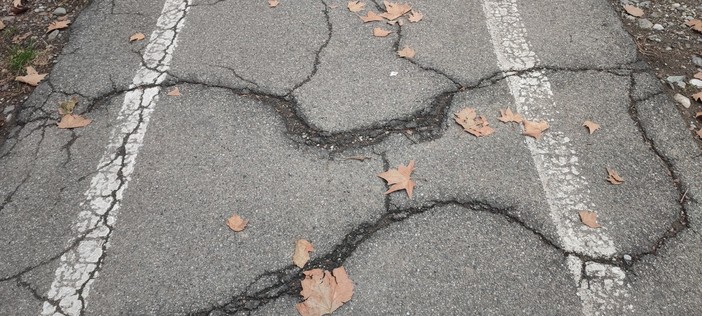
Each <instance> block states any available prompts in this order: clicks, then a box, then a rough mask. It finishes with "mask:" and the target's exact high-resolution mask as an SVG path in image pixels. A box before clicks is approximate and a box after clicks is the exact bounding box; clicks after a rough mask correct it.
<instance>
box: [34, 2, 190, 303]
mask: <svg viewBox="0 0 702 316" xmlns="http://www.w3.org/2000/svg"><path fill="white" fill-rule="evenodd" d="M190 1H191V0H166V2H165V4H164V6H163V10H162V11H161V15H160V16H159V18H158V21H157V24H156V29H155V30H154V31H153V32H152V33H151V37H150V38H149V42H148V44H147V46H146V48H145V50H144V54H143V60H144V64H142V65H141V67H140V68H139V70H138V71H137V73H136V75H135V76H134V79H133V80H132V85H131V86H130V91H129V92H127V93H126V94H125V97H124V102H123V103H122V108H121V109H120V111H119V114H118V116H117V120H116V122H115V123H114V128H113V129H112V131H111V133H110V138H109V142H108V144H107V147H106V148H105V152H104V153H103V155H102V158H101V159H100V163H99V164H98V170H97V173H96V174H95V176H94V177H93V178H92V180H91V182H90V188H88V191H87V192H86V193H85V195H86V202H87V203H83V204H82V205H81V206H82V207H83V208H84V210H83V211H81V212H80V213H79V214H78V218H77V220H76V222H75V224H74V226H73V229H74V231H75V233H76V235H77V236H78V237H76V239H74V240H73V241H71V243H74V242H77V243H76V246H75V247H73V248H72V249H70V250H69V251H67V252H66V253H65V254H64V255H63V256H61V261H60V263H59V266H58V268H57V269H56V272H55V274H54V275H55V276H54V280H53V282H52V283H51V288H50V289H49V292H48V293H47V294H46V296H47V298H48V300H47V301H45V302H44V305H43V307H42V311H41V315H54V316H58V315H64V316H68V315H71V316H72V315H80V314H81V313H82V311H83V310H84V308H85V306H86V304H87V297H88V292H89V291H90V286H91V284H92V283H93V282H94V280H95V278H97V276H98V271H99V269H100V267H101V265H102V264H103V261H102V258H103V253H104V252H105V251H106V250H107V248H108V246H109V238H110V235H111V234H112V228H113V227H114V225H115V223H116V221H117V213H118V211H119V207H120V204H121V201H122V197H123V195H124V190H125V189H126V188H127V184H128V183H129V180H130V177H131V174H132V172H133V171H134V167H135V164H136V157H137V155H138V153H139V149H140V148H141V146H142V144H143V142H144V135H145V134H146V128H147V126H148V124H149V120H150V118H151V114H152V113H153V111H154V108H155V107H156V101H157V100H158V94H159V92H160V91H161V88H160V87H159V86H157V85H159V84H161V83H162V82H163V80H164V79H165V78H166V75H167V74H166V71H167V70H168V69H169V67H170V62H171V59H172V57H173V51H174V50H175V47H176V41H177V39H178V34H179V33H180V31H181V30H182V28H183V24H184V23H185V15H186V13H187V11H188V9H189V7H190Z"/></svg>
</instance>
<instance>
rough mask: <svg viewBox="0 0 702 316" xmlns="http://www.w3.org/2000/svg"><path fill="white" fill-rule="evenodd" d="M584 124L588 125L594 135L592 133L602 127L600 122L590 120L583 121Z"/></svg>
mask: <svg viewBox="0 0 702 316" xmlns="http://www.w3.org/2000/svg"><path fill="white" fill-rule="evenodd" d="M583 126H585V127H587V130H588V131H589V132H590V135H592V133H594V132H595V131H596V130H598V129H600V124H597V123H595V122H593V121H590V120H587V121H585V122H583Z"/></svg>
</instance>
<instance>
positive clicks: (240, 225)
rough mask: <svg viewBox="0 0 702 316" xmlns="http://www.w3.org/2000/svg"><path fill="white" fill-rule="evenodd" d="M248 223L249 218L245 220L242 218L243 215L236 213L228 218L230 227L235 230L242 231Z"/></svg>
mask: <svg viewBox="0 0 702 316" xmlns="http://www.w3.org/2000/svg"><path fill="white" fill-rule="evenodd" d="M248 223H249V221H248V220H245V219H243V218H241V216H239V215H236V214H234V215H232V217H230V218H229V219H228V220H227V226H229V228H230V229H231V230H233V231H235V232H240V231H242V230H244V228H246V225H247V224H248Z"/></svg>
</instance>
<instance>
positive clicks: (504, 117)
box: [497, 108, 524, 123]
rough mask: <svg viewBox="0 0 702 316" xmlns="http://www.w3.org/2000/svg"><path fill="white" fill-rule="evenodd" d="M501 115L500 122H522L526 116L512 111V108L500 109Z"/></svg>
mask: <svg viewBox="0 0 702 316" xmlns="http://www.w3.org/2000/svg"><path fill="white" fill-rule="evenodd" d="M500 115H501V116H500V117H498V118H497V119H498V120H500V122H504V123H508V122H516V123H521V122H522V121H523V120H524V118H523V117H522V115H521V114H518V113H512V110H511V109H510V108H507V109H506V110H500Z"/></svg>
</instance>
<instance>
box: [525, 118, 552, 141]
mask: <svg viewBox="0 0 702 316" xmlns="http://www.w3.org/2000/svg"><path fill="white" fill-rule="evenodd" d="M522 125H524V133H523V134H524V135H526V136H531V137H533V138H535V139H540V138H541V134H542V133H543V132H544V131H545V130H547V129H548V128H549V126H548V123H546V121H544V120H541V121H538V122H536V121H528V120H524V121H523V122H522Z"/></svg>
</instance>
